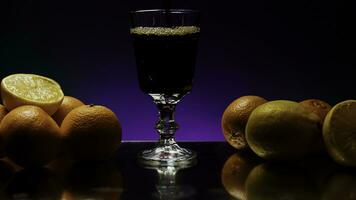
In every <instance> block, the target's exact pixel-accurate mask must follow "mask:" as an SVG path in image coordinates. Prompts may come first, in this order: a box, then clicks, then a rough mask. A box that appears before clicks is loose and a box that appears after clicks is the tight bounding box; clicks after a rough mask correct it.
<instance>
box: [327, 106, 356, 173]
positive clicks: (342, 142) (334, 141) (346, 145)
mask: <svg viewBox="0 0 356 200" xmlns="http://www.w3.org/2000/svg"><path fill="white" fill-rule="evenodd" d="M323 138H324V142H325V145H326V148H327V150H328V153H329V154H330V156H331V157H332V158H333V159H334V160H335V162H337V163H339V164H342V165H346V166H356V100H347V101H343V102H341V103H338V104H337V105H335V106H334V107H333V108H332V109H331V110H330V112H329V113H328V114H327V115H326V118H325V121H324V124H323Z"/></svg>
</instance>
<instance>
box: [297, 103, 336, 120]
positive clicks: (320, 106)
mask: <svg viewBox="0 0 356 200" xmlns="http://www.w3.org/2000/svg"><path fill="white" fill-rule="evenodd" d="M299 104H300V105H302V106H303V107H304V108H305V109H307V110H308V111H310V112H312V113H314V114H316V115H318V116H319V117H320V119H321V123H322V122H323V121H324V119H325V117H326V114H328V112H329V111H330V110H331V106H330V104H328V103H326V102H325V101H322V100H319V99H307V100H304V101H302V102H300V103H299Z"/></svg>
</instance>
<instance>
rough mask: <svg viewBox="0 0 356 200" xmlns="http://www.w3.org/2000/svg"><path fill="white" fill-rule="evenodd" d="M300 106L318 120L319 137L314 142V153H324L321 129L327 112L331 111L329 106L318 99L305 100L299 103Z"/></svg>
mask: <svg viewBox="0 0 356 200" xmlns="http://www.w3.org/2000/svg"><path fill="white" fill-rule="evenodd" d="M299 104H300V105H302V106H303V107H304V108H305V109H306V110H307V111H309V112H311V113H314V114H316V115H317V116H318V117H319V118H320V120H319V125H320V126H319V134H320V137H318V138H316V141H315V146H316V148H315V153H320V152H325V145H324V141H323V135H322V127H323V122H324V119H325V117H326V115H327V114H328V112H329V111H330V110H331V106H330V105H329V104H328V103H326V102H325V101H322V100H319V99H307V100H304V101H302V102H299Z"/></svg>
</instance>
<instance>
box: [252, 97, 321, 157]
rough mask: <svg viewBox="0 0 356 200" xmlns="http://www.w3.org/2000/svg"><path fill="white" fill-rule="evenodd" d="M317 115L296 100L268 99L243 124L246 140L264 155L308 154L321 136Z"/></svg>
mask: <svg viewBox="0 0 356 200" xmlns="http://www.w3.org/2000/svg"><path fill="white" fill-rule="evenodd" d="M319 121H320V119H319V117H318V116H316V115H315V114H313V113H311V112H308V111H307V110H306V109H304V107H303V106H301V105H300V104H298V103H297V102H293V101H287V100H277V101H270V102H267V103H264V104H262V105H260V106H258V107H257V108H256V109H255V110H254V111H253V112H252V113H251V115H250V117H249V119H248V122H247V126H246V140H247V143H248V145H249V146H250V148H251V149H252V151H253V152H255V153H256V154H257V155H258V156H260V157H262V158H265V159H276V160H294V159H299V158H302V157H303V156H306V155H307V154H310V153H311V152H313V151H314V148H316V144H317V143H318V141H319V140H322V136H321V135H322V134H321V129H320V128H319V126H320V125H319Z"/></svg>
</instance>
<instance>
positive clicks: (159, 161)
mask: <svg viewBox="0 0 356 200" xmlns="http://www.w3.org/2000/svg"><path fill="white" fill-rule="evenodd" d="M196 157H197V156H196V153H195V152H194V151H191V150H189V149H185V148H182V147H180V146H179V145H178V144H177V143H173V144H160V142H159V143H158V145H157V146H156V147H155V148H153V149H149V150H145V151H143V152H141V153H140V154H139V162H140V163H141V164H143V165H145V166H153V167H155V166H182V167H188V166H192V165H194V164H195V162H196Z"/></svg>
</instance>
